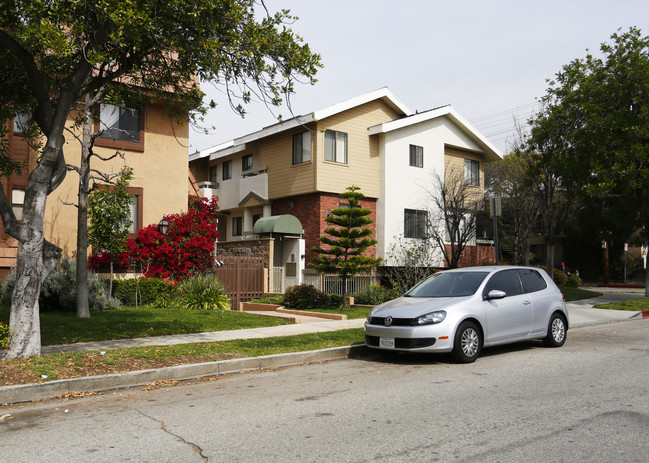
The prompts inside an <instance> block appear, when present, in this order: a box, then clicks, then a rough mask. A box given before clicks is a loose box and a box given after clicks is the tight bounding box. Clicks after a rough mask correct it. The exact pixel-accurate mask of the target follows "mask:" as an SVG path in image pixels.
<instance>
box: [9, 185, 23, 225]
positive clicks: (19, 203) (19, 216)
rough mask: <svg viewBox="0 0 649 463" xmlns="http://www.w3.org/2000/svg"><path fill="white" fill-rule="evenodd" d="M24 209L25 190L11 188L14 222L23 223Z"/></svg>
mask: <svg viewBox="0 0 649 463" xmlns="http://www.w3.org/2000/svg"><path fill="white" fill-rule="evenodd" d="M24 208H25V190H23V189H22V188H13V189H12V190H11V209H12V210H13V211H14V215H15V216H16V220H17V221H18V222H22V221H23V209H24Z"/></svg>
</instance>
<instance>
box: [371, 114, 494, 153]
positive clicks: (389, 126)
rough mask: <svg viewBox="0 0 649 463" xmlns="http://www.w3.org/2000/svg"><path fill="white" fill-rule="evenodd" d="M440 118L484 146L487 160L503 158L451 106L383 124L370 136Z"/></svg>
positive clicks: (372, 128)
mask: <svg viewBox="0 0 649 463" xmlns="http://www.w3.org/2000/svg"><path fill="white" fill-rule="evenodd" d="M439 117H446V118H448V119H450V120H451V121H452V122H453V123H454V124H455V125H456V126H457V127H458V128H459V129H460V130H462V132H464V133H465V134H466V135H468V136H469V137H470V138H471V139H472V140H473V141H475V142H476V143H477V144H478V145H480V146H482V148H483V149H484V150H485V153H486V155H487V160H489V161H494V160H498V159H502V158H503V154H502V153H501V152H500V150H499V149H498V148H496V147H495V146H494V145H493V144H492V143H491V142H490V141H489V140H488V139H487V138H486V137H485V136H484V135H482V134H481V133H480V132H479V131H478V130H477V129H476V128H475V127H473V126H472V125H471V124H470V123H469V121H467V120H466V119H464V118H463V117H462V116H460V115H459V114H458V113H457V112H456V111H455V109H453V107H452V106H451V105H446V106H441V107H439V108H435V109H431V110H429V111H423V112H420V113H417V114H413V115H411V116H408V117H404V118H402V119H397V120H394V121H390V122H384V123H383V124H379V125H375V126H373V127H370V128H369V129H368V132H369V134H370V135H377V134H380V133H388V132H392V131H394V130H399V129H401V128H404V127H408V126H412V125H415V124H419V123H422V122H426V121H429V120H431V119H436V118H439Z"/></svg>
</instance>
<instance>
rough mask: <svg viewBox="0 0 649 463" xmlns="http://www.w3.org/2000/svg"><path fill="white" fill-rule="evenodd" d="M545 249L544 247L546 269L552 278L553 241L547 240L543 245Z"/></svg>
mask: <svg viewBox="0 0 649 463" xmlns="http://www.w3.org/2000/svg"><path fill="white" fill-rule="evenodd" d="M546 239H547V238H546ZM545 249H546V269H547V272H548V275H550V278H554V241H553V240H548V241H547V243H546V245H545Z"/></svg>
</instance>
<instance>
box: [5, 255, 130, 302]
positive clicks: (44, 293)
mask: <svg viewBox="0 0 649 463" xmlns="http://www.w3.org/2000/svg"><path fill="white" fill-rule="evenodd" d="M15 283H16V271H15V269H12V270H11V272H10V273H9V275H8V276H7V278H6V280H5V282H4V284H3V292H2V303H3V304H4V305H8V306H10V305H11V293H12V292H13V289H14V285H15ZM38 304H39V307H40V310H41V311H42V312H76V310H77V266H76V262H75V261H74V260H70V259H62V260H61V262H59V265H57V267H56V268H55V269H54V271H53V272H52V273H51V274H50V276H49V277H48V278H47V280H45V282H44V283H43V287H42V288H41V294H40V296H39V298H38ZM88 305H89V307H90V310H92V311H94V310H107V309H119V308H120V307H121V306H122V304H121V303H120V301H119V300H117V299H115V298H113V297H110V295H109V294H108V282H107V280H105V279H103V278H101V277H100V276H99V275H97V274H96V273H94V272H88Z"/></svg>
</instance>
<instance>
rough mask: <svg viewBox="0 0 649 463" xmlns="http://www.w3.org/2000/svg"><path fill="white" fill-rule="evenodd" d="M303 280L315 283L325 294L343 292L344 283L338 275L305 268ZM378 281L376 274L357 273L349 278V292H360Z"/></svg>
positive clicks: (307, 283)
mask: <svg viewBox="0 0 649 463" xmlns="http://www.w3.org/2000/svg"><path fill="white" fill-rule="evenodd" d="M302 277H303V278H302V282H303V283H304V284H306V285H313V286H315V287H316V288H317V289H319V290H320V291H322V292H323V293H325V294H339V295H341V296H342V294H343V283H342V280H341V279H340V277H339V276H338V275H329V274H320V273H317V272H314V271H312V270H305V271H304V273H303V274H302ZM376 283H378V277H377V275H376V274H370V275H355V276H353V277H351V278H350V279H348V280H347V294H351V293H360V292H362V291H365V290H367V289H369V287H370V285H373V284H376Z"/></svg>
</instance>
